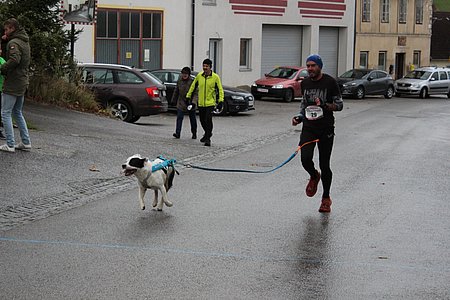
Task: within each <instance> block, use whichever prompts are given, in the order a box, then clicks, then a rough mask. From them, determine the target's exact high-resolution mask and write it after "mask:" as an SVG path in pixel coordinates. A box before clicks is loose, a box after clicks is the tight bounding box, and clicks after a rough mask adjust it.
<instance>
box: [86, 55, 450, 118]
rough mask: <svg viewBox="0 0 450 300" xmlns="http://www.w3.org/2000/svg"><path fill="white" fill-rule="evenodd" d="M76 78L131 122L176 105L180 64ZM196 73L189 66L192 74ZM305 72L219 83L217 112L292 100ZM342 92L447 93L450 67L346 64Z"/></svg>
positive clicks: (292, 69)
mask: <svg viewBox="0 0 450 300" xmlns="http://www.w3.org/2000/svg"><path fill="white" fill-rule="evenodd" d="M78 68H79V70H80V79H81V80H80V81H81V83H82V84H84V85H85V86H86V87H87V88H89V89H90V90H92V91H93V92H94V94H95V95H96V97H97V100H98V101H99V103H100V104H101V105H102V106H103V107H108V108H109V109H110V112H111V115H112V116H114V117H116V118H119V119H121V120H123V121H125V122H131V123H133V122H136V121H137V120H139V118H140V117H142V116H149V115H154V114H159V113H161V112H166V111H168V110H169V109H170V110H175V109H176V107H175V106H176V103H168V102H170V100H171V99H172V95H173V92H174V90H175V87H176V83H177V81H178V79H179V78H180V76H181V70H180V69H158V70H151V71H150V70H147V69H139V68H132V67H128V66H123V65H115V64H101V63H88V64H79V65H78ZM197 74H198V73H197V72H192V74H191V76H192V77H195V76H196V75H197ZM307 76H308V72H307V69H306V67H296V66H282V67H276V68H275V69H274V70H272V71H271V72H269V73H267V74H265V76H264V77H263V78H260V79H258V80H256V81H255V82H254V83H253V84H252V86H251V93H250V92H247V91H245V90H242V89H238V88H234V87H229V86H226V85H224V86H223V88H224V97H225V99H224V105H223V106H222V109H221V110H220V111H218V110H215V111H214V113H215V114H217V115H226V114H237V113H239V112H245V111H251V110H254V109H255V102H254V99H261V98H262V97H274V98H282V99H284V101H286V102H291V101H292V100H293V99H294V98H296V97H301V91H300V87H301V82H302V80H303V79H305V78H306V77H307ZM336 80H337V82H338V84H339V87H340V89H341V93H342V96H344V97H354V98H356V99H363V98H364V97H365V96H366V95H382V96H384V97H385V98H387V99H390V98H392V97H393V95H396V96H398V97H400V96H402V95H418V96H419V97H420V98H426V97H428V96H429V95H437V94H443V95H447V97H448V98H450V68H438V67H424V68H418V69H416V70H414V71H411V72H409V73H408V74H406V75H405V76H404V77H403V78H401V79H398V80H396V81H394V80H393V78H392V77H391V76H390V75H389V74H388V73H387V72H385V71H381V70H373V69H351V70H348V71H346V72H344V73H343V74H342V75H340V76H338V77H337V78H336Z"/></svg>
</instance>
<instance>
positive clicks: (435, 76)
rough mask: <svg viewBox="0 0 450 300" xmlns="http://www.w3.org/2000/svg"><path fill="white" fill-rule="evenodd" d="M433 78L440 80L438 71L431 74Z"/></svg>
mask: <svg viewBox="0 0 450 300" xmlns="http://www.w3.org/2000/svg"><path fill="white" fill-rule="evenodd" d="M430 79H431V80H439V74H438V72H434V73H433V75H431V78H430Z"/></svg>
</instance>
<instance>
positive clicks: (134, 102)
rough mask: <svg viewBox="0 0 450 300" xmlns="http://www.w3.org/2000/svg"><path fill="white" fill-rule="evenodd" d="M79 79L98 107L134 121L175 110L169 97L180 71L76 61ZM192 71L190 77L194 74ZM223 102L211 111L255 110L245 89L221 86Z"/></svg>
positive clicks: (122, 118)
mask: <svg viewBox="0 0 450 300" xmlns="http://www.w3.org/2000/svg"><path fill="white" fill-rule="evenodd" d="M78 68H79V73H80V81H81V83H82V84H83V85H84V86H86V87H87V88H88V89H90V90H91V91H93V92H94V94H95V96H96V98H97V100H98V102H99V103H100V105H101V106H103V107H105V108H109V109H110V112H111V115H112V116H113V117H116V118H119V119H121V120H123V121H125V122H130V123H133V122H136V121H137V120H139V118H140V117H142V116H149V115H154V114H159V113H162V112H166V111H168V110H169V109H170V110H175V109H176V103H168V101H170V100H171V99H172V95H173V92H174V90H175V87H176V83H177V81H178V78H179V77H180V75H181V70H178V69H159V70H152V71H150V70H147V69H138V68H132V67H128V66H124V65H115V64H101V63H88V64H79V65H78ZM197 74H198V73H197V72H193V73H192V76H195V75H197ZM223 89H224V105H223V106H222V109H221V110H215V111H214V114H217V115H226V114H237V113H239V112H244V111H251V110H254V109H255V103H254V98H253V95H252V94H251V93H249V92H247V91H245V90H241V89H238V88H233V87H229V86H225V85H224V86H223Z"/></svg>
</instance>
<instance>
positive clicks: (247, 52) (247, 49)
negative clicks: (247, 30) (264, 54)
mask: <svg viewBox="0 0 450 300" xmlns="http://www.w3.org/2000/svg"><path fill="white" fill-rule="evenodd" d="M251 42H252V40H251V39H241V43H240V49H239V68H241V69H250V68H251V65H250V58H251Z"/></svg>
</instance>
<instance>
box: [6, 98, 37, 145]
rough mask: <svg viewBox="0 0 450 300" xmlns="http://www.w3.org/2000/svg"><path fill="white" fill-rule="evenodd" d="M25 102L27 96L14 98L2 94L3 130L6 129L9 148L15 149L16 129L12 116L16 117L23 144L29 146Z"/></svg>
mask: <svg viewBox="0 0 450 300" xmlns="http://www.w3.org/2000/svg"><path fill="white" fill-rule="evenodd" d="M24 101H25V96H24V95H22V96H14V95H10V94H5V93H3V94H2V108H1V111H2V120H3V128H4V129H5V135H6V144H8V146H9V147H14V145H15V141H14V127H13V123H12V116H14V118H15V120H16V123H17V127H19V132H20V138H21V139H22V143H23V144H25V145H29V144H30V143H31V142H30V135H29V133H28V128H27V123H26V122H25V119H24V117H23V115H22V109H23V102H24Z"/></svg>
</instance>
